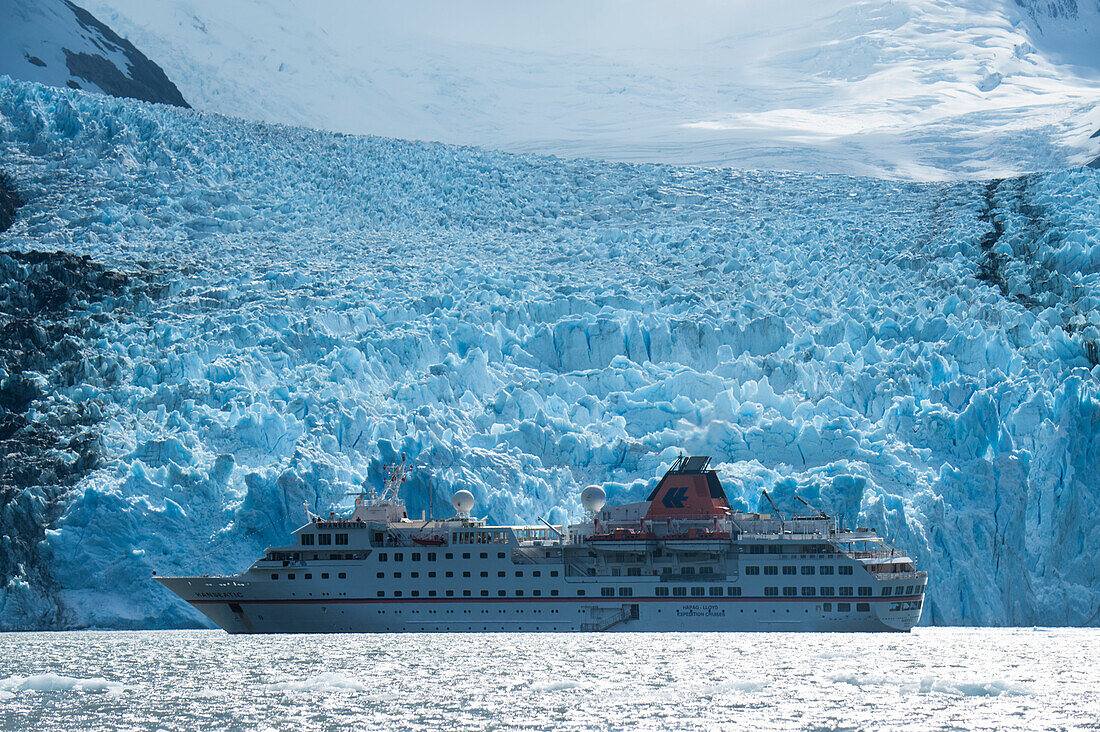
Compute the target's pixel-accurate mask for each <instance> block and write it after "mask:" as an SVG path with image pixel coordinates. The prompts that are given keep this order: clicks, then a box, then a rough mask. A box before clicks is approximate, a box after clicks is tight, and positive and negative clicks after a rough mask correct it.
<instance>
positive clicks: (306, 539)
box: [302, 534, 313, 546]
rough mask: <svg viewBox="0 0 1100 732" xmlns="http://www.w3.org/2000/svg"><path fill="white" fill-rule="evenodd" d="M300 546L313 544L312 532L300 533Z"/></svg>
mask: <svg viewBox="0 0 1100 732" xmlns="http://www.w3.org/2000/svg"><path fill="white" fill-rule="evenodd" d="M302 546H313V534H302Z"/></svg>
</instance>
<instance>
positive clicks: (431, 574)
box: [375, 569, 558, 579]
mask: <svg viewBox="0 0 1100 732" xmlns="http://www.w3.org/2000/svg"><path fill="white" fill-rule="evenodd" d="M480 575H481V576H482V577H488V576H489V573H488V572H481V573H480ZM375 576H376V577H377V578H378V579H385V578H386V573H385V572H378V573H377V574H376V575H375ZM392 576H393V578H394V579H401V573H400V572H394V573H393V574H392ZM435 576H436V573H435V572H428V577H429V578H432V577H435ZM443 576H444V577H454V576H455V573H454V572H444V573H443ZM462 576H463V577H471V576H472V573H471V572H463V573H462ZM507 576H508V573H507V572H503V571H501V572H497V577H507ZM516 576H517V577H522V576H523V571H522V570H519V571H517V572H516ZM531 576H532V577H541V576H542V570H539V569H536V570H534V571H532V572H531ZM550 576H551V577H557V576H558V570H556V569H552V570H550ZM409 577H410V578H412V579H419V577H420V573H419V572H409Z"/></svg>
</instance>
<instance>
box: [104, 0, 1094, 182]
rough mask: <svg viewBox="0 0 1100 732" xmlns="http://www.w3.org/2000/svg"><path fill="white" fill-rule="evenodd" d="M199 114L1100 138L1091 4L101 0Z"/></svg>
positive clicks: (874, 169)
mask: <svg viewBox="0 0 1100 732" xmlns="http://www.w3.org/2000/svg"><path fill="white" fill-rule="evenodd" d="M89 7H90V8H91V9H93V10H94V11H95V12H96V13H97V14H99V15H100V17H103V18H105V19H107V20H108V21H109V22H110V23H112V25H114V26H115V27H116V28H119V29H121V30H122V31H123V32H125V33H126V34H127V35H128V36H129V37H130V38H132V39H134V40H135V41H137V42H139V45H141V47H142V48H144V49H146V50H147V51H148V52H149V53H151V54H152V55H153V57H154V58H156V59H157V60H158V62H159V63H161V64H163V65H164V67H165V68H166V69H167V70H168V72H169V74H170V75H171V77H172V78H173V79H175V80H176V81H177V83H178V84H180V86H181V89H183V91H184V93H185V96H186V97H187V98H188V99H189V100H191V101H192V102H193V103H194V104H195V105H196V106H198V107H199V108H200V109H205V110H210V111H215V112H219V113H222V114H229V115H233V116H239V117H243V118H246V119H253V120H262V121H267V122H282V123H289V124H299V125H304V126H308V127H314V128H321V129H327V130H334V131H341V132H353V133H370V134H377V135H385V136H391V137H399V138H404V139H423V140H439V141H442V142H448V143H455V144H462V145H480V146H485V147H490V148H496V149H503V150H510V151H515V152H537V153H551V154H556V155H562V156H566V157H577V156H582V157H594V158H600V159H606V160H625V161H645V162H667V163H676V164H701V165H707V166H729V167H736V168H757V169H768V170H800V171H808V172H824V173H851V174H861V175H875V176H885V177H891V178H912V179H944V178H988V177H1003V176H1007V175H1012V174H1016V173H1021V172H1028V171H1033V170H1047V169H1052V168H1060V167H1066V166H1070V165H1074V164H1081V163H1083V162H1086V161H1088V160H1091V159H1092V158H1094V157H1096V156H1097V155H1098V154H1100V141H1098V140H1096V139H1091V140H1090V138H1089V136H1090V135H1092V134H1093V133H1094V132H1095V131H1096V130H1097V129H1100V112H1098V111H1097V102H1098V100H1100V50H1098V49H1100V9H1098V6H1097V2H1096V0H1081V1H1080V2H1078V0H1018V1H1017V2H1013V0H954V1H953V2H945V1H944V0H910V1H907V2H899V1H897V0H869V1H867V2H850V0H819V1H817V2H804V1H803V0H774V1H773V2H715V1H713V0H685V1H684V2H665V1H663V0H662V1H657V0H633V1H629V2H628V1H626V0H614V1H611V2H597V3H592V2H586V1H582V0H563V1H562V2H543V3H522V2H521V3H516V2H503V1H501V0H473V1H471V2H458V3H453V2H445V1H443V0H419V1H415V2H408V3H391V2H378V1H377V0H368V1H366V2H363V1H361V0H316V1H314V2H297V1H295V0H274V1H273V0H236V1H235V2H223V1H221V0H171V1H170V2H155V3H150V2H145V0H89Z"/></svg>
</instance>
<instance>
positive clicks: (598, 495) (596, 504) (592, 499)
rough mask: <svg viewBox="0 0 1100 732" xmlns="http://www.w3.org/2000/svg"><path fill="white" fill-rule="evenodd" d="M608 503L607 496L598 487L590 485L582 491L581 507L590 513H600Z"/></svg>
mask: <svg viewBox="0 0 1100 732" xmlns="http://www.w3.org/2000/svg"><path fill="white" fill-rule="evenodd" d="M605 503H607V494H606V493H604V490H603V488H600V487H599V486H598V485H590V486H588V487H587V488H585V489H584V490H583V491H581V505H582V506H584V510H585V511H588V512H589V513H599V510H600V509H601V508H603V507H604V504H605Z"/></svg>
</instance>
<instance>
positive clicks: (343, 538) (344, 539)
mask: <svg viewBox="0 0 1100 732" xmlns="http://www.w3.org/2000/svg"><path fill="white" fill-rule="evenodd" d="M336 543H337V544H347V543H348V535H347V534H337V535H336Z"/></svg>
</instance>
